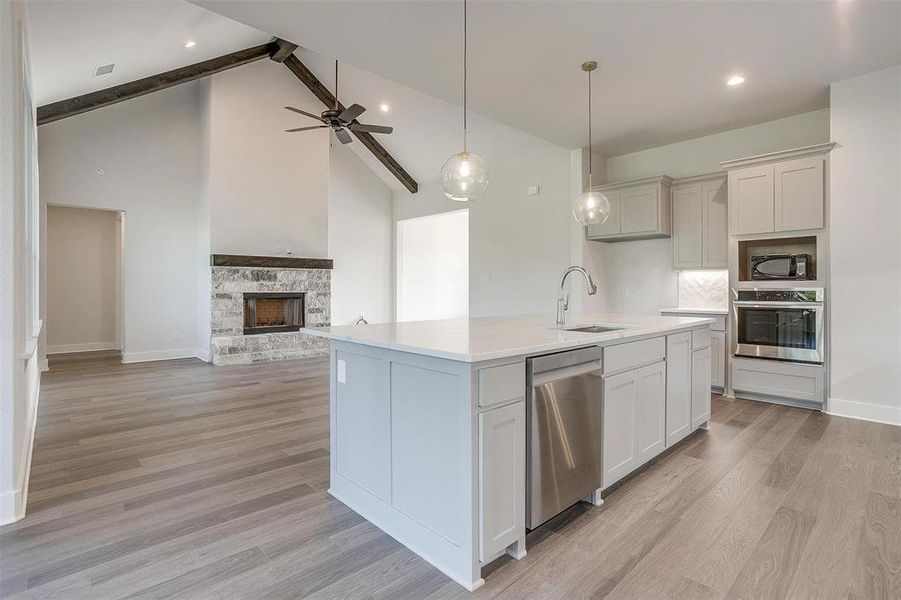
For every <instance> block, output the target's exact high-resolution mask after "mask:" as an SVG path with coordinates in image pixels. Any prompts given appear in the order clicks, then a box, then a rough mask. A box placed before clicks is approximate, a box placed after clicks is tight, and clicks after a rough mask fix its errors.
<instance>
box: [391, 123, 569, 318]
mask: <svg viewBox="0 0 901 600" xmlns="http://www.w3.org/2000/svg"><path fill="white" fill-rule="evenodd" d="M481 123H482V124H481V125H480V127H481V131H480V135H481V136H483V137H494V143H497V144H505V145H509V148H506V149H505V150H504V151H498V152H497V153H491V154H488V153H485V154H482V158H483V159H484V160H485V162H486V163H487V165H488V168H489V172H490V179H489V184H488V189H487V190H486V193H485V195H484V197H482V198H480V199H479V200H477V201H474V202H471V203H468V204H462V203H459V202H454V201H451V200H448V199H447V198H445V196H444V194H443V193H442V192H441V188H440V185H439V183H438V181H437V180H436V179H434V178H433V179H429V180H420V182H419V184H420V186H419V193H418V194H416V195H413V196H411V195H410V194H408V193H406V192H395V196H394V198H395V203H394V217H395V219H396V220H401V219H407V218H411V217H416V216H422V215H425V214H432V213H436V212H447V211H453V210H460V209H461V208H468V209H469V210H470V217H469V314H470V316H472V317H481V316H490V315H503V314H528V313H547V314H552V313H553V312H554V310H555V306H556V304H555V302H556V298H557V286H558V285H559V281H560V275H561V274H562V273H563V270H564V269H565V268H566V267H567V266H568V265H569V263H570V236H571V225H570V221H571V220H572V217H571V215H570V209H569V205H570V195H571V189H570V151H569V150H567V149H565V148H561V147H559V146H555V145H553V144H550V143H548V142H545V141H543V140H539V139H537V138H534V137H532V136H528V135H526V134H524V133H522V132H519V131H516V130H513V129H510V128H508V127H506V126H503V125H500V124H499V123H497V124H491V123H488V120H487V119H482V120H481ZM486 123H488V124H487V125H486ZM499 140H506V141H505V142H502V141H499ZM471 147H472V148H473V151H475V150H476V149H477V148H479V147H480V146H479V145H478V144H477V143H472V146H471ZM458 151H459V150H458ZM440 168H441V165H440V164H437V165H435V173H436V174H437V173H438V172H439V170H440ZM531 185H538V186H540V188H541V193H540V194H538V195H536V196H529V195H527V188H528V187H529V186H531Z"/></svg>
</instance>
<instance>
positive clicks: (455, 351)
mask: <svg viewBox="0 0 901 600" xmlns="http://www.w3.org/2000/svg"><path fill="white" fill-rule="evenodd" d="M711 323H713V319H708V318H693V317H663V316H655V315H620V314H610V315H603V314H568V315H567V325H566V326H565V327H566V328H571V327H578V326H580V325H592V324H600V325H611V326H617V327H623V329H621V330H617V331H609V332H604V333H583V332H578V331H565V330H563V329H560V328H559V327H558V326H556V325H555V324H554V316H553V315H526V316H509V317H480V318H473V319H449V320H442V321H411V322H406V323H372V324H369V325H346V326H341V327H312V328H303V329H301V331H303V332H304V333H308V334H310V335H315V336H320V337H325V338H329V339H333V340H340V341H344V342H351V343H356V344H363V345H366V346H375V347H378V348H387V349H390V350H399V351H401V352H412V353H415V354H423V355H426V356H435V357H438V358H447V359H451V360H458V361H463V362H480V361H484V360H493V359H498V358H507V357H511V356H521V355H534V354H542V353H547V352H557V351H560V350H567V349H570V348H578V347H580V346H587V345H592V344H603V343H605V342H606V343H611V342H619V341H623V340H627V339H629V338H638V337H646V336H652V335H659V334H666V333H672V332H674V331H680V330H685V329H691V328H695V327H699V326H701V325H706V324H711Z"/></svg>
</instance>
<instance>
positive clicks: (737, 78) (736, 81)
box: [726, 75, 745, 87]
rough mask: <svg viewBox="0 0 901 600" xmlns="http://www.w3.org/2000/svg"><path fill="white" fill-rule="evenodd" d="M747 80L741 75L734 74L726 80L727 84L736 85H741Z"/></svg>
mask: <svg viewBox="0 0 901 600" xmlns="http://www.w3.org/2000/svg"><path fill="white" fill-rule="evenodd" d="M744 82H745V78H744V77H742V76H741V75H733V76H732V77H730V78H729V79H727V80H726V85H731V86H733V87H734V86H736V85H741V84H743V83H744Z"/></svg>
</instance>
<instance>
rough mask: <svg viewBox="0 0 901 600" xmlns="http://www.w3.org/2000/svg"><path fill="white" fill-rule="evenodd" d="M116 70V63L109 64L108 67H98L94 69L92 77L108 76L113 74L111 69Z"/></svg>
mask: <svg viewBox="0 0 901 600" xmlns="http://www.w3.org/2000/svg"><path fill="white" fill-rule="evenodd" d="M115 68H116V63H110V64H108V65H100V66H99V67H97V68H95V69H94V77H97V76H98V75H108V74H110V73H112V72H113V69H115Z"/></svg>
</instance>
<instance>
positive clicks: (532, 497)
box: [526, 346, 602, 529]
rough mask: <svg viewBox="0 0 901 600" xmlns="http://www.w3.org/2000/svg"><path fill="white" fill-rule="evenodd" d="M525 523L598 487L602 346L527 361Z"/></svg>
mask: <svg viewBox="0 0 901 600" xmlns="http://www.w3.org/2000/svg"><path fill="white" fill-rule="evenodd" d="M526 377H527V379H528V394H529V395H528V405H527V406H526V432H527V435H528V441H527V443H526V527H528V528H529V529H534V528H536V527H538V526H539V525H541V524H542V523H544V522H545V521H547V520H548V519H550V518H551V517H553V516H554V515H556V514H558V513H560V512H561V511H563V510H565V509H567V508H569V507H570V506H572V505H573V504H575V503H576V502H578V501H579V500H581V499H582V498H584V497H585V496H587V495H588V494H590V493H591V492H593V491H595V490H596V489H597V488H599V487H600V486H601V389H602V385H601V349H600V348H598V347H596V346H595V347H591V348H580V349H577V350H569V351H566V352H558V353H556V354H546V355H544V356H536V357H533V358H529V359H527V360H526Z"/></svg>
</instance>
